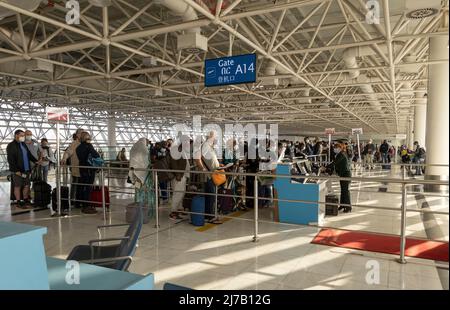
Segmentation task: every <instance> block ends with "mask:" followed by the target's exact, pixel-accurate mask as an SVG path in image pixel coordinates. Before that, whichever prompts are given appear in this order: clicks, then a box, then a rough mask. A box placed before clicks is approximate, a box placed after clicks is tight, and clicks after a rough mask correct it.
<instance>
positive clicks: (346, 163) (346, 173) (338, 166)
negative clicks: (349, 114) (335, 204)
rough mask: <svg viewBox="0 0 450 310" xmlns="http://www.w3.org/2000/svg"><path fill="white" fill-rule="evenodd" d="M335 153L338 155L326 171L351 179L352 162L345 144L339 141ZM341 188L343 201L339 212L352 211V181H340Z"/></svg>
mask: <svg viewBox="0 0 450 310" xmlns="http://www.w3.org/2000/svg"><path fill="white" fill-rule="evenodd" d="M334 153H335V154H336V156H335V159H334V161H333V163H332V164H331V165H330V166H328V167H327V168H326V170H327V171H328V172H329V174H330V175H331V174H332V173H333V171H336V174H337V175H338V176H339V177H341V178H351V177H352V172H351V170H350V160H349V158H348V157H347V150H346V148H345V143H343V142H342V141H338V142H337V143H336V144H335V145H334ZM339 183H340V186H341V199H340V206H339V210H344V213H348V212H351V211H352V207H351V201H350V190H349V187H350V183H351V182H350V181H344V180H341V181H339Z"/></svg>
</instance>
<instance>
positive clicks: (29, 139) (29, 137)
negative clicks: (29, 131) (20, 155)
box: [25, 136, 33, 141]
mask: <svg viewBox="0 0 450 310" xmlns="http://www.w3.org/2000/svg"><path fill="white" fill-rule="evenodd" d="M32 138H33V136H26V137H25V140H27V141H31V139H32Z"/></svg>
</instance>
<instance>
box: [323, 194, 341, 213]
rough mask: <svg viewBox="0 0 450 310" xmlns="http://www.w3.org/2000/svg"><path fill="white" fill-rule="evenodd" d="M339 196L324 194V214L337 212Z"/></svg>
mask: <svg viewBox="0 0 450 310" xmlns="http://www.w3.org/2000/svg"><path fill="white" fill-rule="evenodd" d="M338 209H339V198H338V196H337V195H334V194H329V195H326V196H325V215H326V216H327V215H331V216H337V215H338V214H339V210H338Z"/></svg>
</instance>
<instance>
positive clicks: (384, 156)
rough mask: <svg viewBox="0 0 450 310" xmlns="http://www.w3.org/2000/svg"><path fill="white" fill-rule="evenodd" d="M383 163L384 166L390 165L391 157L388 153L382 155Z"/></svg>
mask: <svg viewBox="0 0 450 310" xmlns="http://www.w3.org/2000/svg"><path fill="white" fill-rule="evenodd" d="M381 162H382V163H383V164H387V163H389V155H388V153H381Z"/></svg>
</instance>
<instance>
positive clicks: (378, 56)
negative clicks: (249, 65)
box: [0, 0, 448, 134]
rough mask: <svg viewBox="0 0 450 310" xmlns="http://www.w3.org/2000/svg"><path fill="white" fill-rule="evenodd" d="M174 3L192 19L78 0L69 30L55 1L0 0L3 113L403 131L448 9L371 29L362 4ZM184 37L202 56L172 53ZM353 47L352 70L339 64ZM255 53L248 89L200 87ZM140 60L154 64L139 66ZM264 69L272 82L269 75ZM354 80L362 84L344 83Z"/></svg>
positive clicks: (400, 16)
mask: <svg viewBox="0 0 450 310" xmlns="http://www.w3.org/2000/svg"><path fill="white" fill-rule="evenodd" d="M177 1H179V4H180V5H186V4H187V5H188V6H190V8H191V9H193V10H194V11H195V13H196V14H197V18H196V19H194V20H185V19H183V16H177V15H176V14H174V13H173V12H171V11H170V10H169V9H168V8H167V6H164V5H162V4H161V2H162V1H161V0H159V1H144V0H134V1H125V0H112V4H111V5H110V6H108V7H106V8H100V7H96V6H93V5H91V4H90V2H89V1H87V0H80V1H79V3H80V7H81V22H80V24H79V25H68V24H67V23H66V22H65V15H66V13H67V9H65V1H48V3H45V2H46V1H42V2H43V3H41V4H40V6H39V7H38V9H37V10H35V11H28V10H25V9H21V8H20V7H18V6H16V5H14V1H8V2H6V1H5V0H0V9H2V10H8V11H10V12H12V13H11V14H9V16H7V17H5V18H3V19H0V94H1V98H0V99H1V102H2V103H1V105H2V109H3V108H4V107H6V106H7V105H8V107H10V104H11V103H14V102H15V103H21V104H22V103H25V104H28V103H29V104H30V109H31V110H33V109H34V108H33V107H34V106H35V105H33V104H31V103H39V106H47V105H51V106H67V105H68V106H70V107H71V108H72V109H73V110H74V111H75V110H76V111H78V112H77V113H81V114H80V115H100V117H105V118H107V117H118V118H121V119H124V120H127V119H129V120H133V119H136V117H137V116H138V117H139V118H140V119H142V120H143V121H145V122H148V123H151V122H153V121H155V118H162V119H168V120H170V122H180V121H188V120H189V119H190V118H191V117H192V116H193V115H202V116H203V117H204V118H206V119H207V120H209V121H215V122H219V123H239V122H240V123H249V122H255V123H261V122H268V123H279V124H281V125H282V128H285V129H286V130H289V131H293V132H295V131H296V130H301V131H316V132H317V131H320V130H322V129H323V128H326V127H335V128H336V130H337V131H341V132H344V131H349V130H350V129H351V128H355V127H363V128H364V129H365V131H366V133H377V134H380V133H381V134H393V133H402V132H406V129H407V125H408V120H409V119H410V118H411V117H412V116H413V111H414V109H413V107H414V106H415V104H418V103H417V101H418V100H420V98H418V97H417V96H416V94H417V93H423V91H426V87H427V66H428V64H430V62H429V61H428V42H429V38H430V37H431V36H434V35H448V24H447V20H448V1H442V2H441V5H440V7H439V10H438V13H437V14H435V15H432V16H430V17H426V18H422V19H420V20H415V19H409V18H408V17H407V14H406V13H407V8H408V7H409V3H408V2H409V1H414V2H417V1H415V0H398V1H397V0H396V1H393V0H391V1H389V0H380V1H379V4H380V6H379V7H380V22H379V23H378V24H377V23H375V24H369V23H367V22H366V15H367V14H368V9H367V8H366V5H365V3H366V1H363V0H301V1H300V0H291V1H287V0H285V1H281V0H280V1H273V0H254V1H251V0H247V1H246V0H234V1H227V0H217V2H216V0H214V1H209V0H204V1H202V0H195V1H194V0H177ZM172 2H173V1H172ZM215 8H220V9H215ZM385 16H388V18H385ZM192 28H200V29H201V34H202V35H204V36H206V37H207V38H208V51H207V52H202V53H194V54H193V53H189V52H187V51H185V50H177V35H179V34H182V33H184V32H185V31H186V30H189V29H192ZM6 31H9V32H10V33H12V32H14V33H17V36H16V38H14V37H11V36H9V37H8V34H7V33H6ZM352 49H353V50H355V51H358V52H357V53H356V54H355V56H354V57H355V60H356V66H353V67H349V66H348V64H347V59H346V58H345V57H347V56H346V55H347V54H348V53H349V51H352ZM360 50H364V51H365V52H364V53H363V52H361V51H360ZM253 52H256V53H257V54H258V82H257V83H256V84H253V85H244V86H242V85H240V86H231V87H214V88H205V87H204V86H203V62H204V60H205V59H206V58H215V57H222V56H228V55H230V54H233V55H236V54H241V53H253ZM411 56H412V57H413V58H411ZM408 57H409V58H408ZM148 58H153V59H155V60H156V65H154V66H146V65H145V61H144V60H145V59H148ZM411 59H413V61H412V60H411ZM32 61H39V62H42V63H47V64H52V65H53V73H50V74H49V73H48V72H46V73H45V72H40V71H30V70H26V65H27V64H28V63H30V62H32ZM443 63H444V62H443ZM12 64H17V65H14V66H13V65H12ZM21 64H22V65H23V64H25V67H23V69H21ZM412 65H414V70H411V66H412ZM445 65H448V64H447V63H445ZM271 66H276V68H277V70H276V73H275V74H268V72H269V71H268V70H267V69H268V68H270V67H271ZM354 73H358V75H360V76H363V77H364V79H362V80H361V79H360V78H357V79H356V78H355V79H351V78H348V76H351V75H353V74H354ZM275 81H278V82H275ZM161 90H162V93H160V91H161ZM7 110H8V109H7V108H4V109H3V113H6V111H7ZM99 112H106V113H99ZM5 117H6V116H5ZM166 125H168V123H167V124H166Z"/></svg>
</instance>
